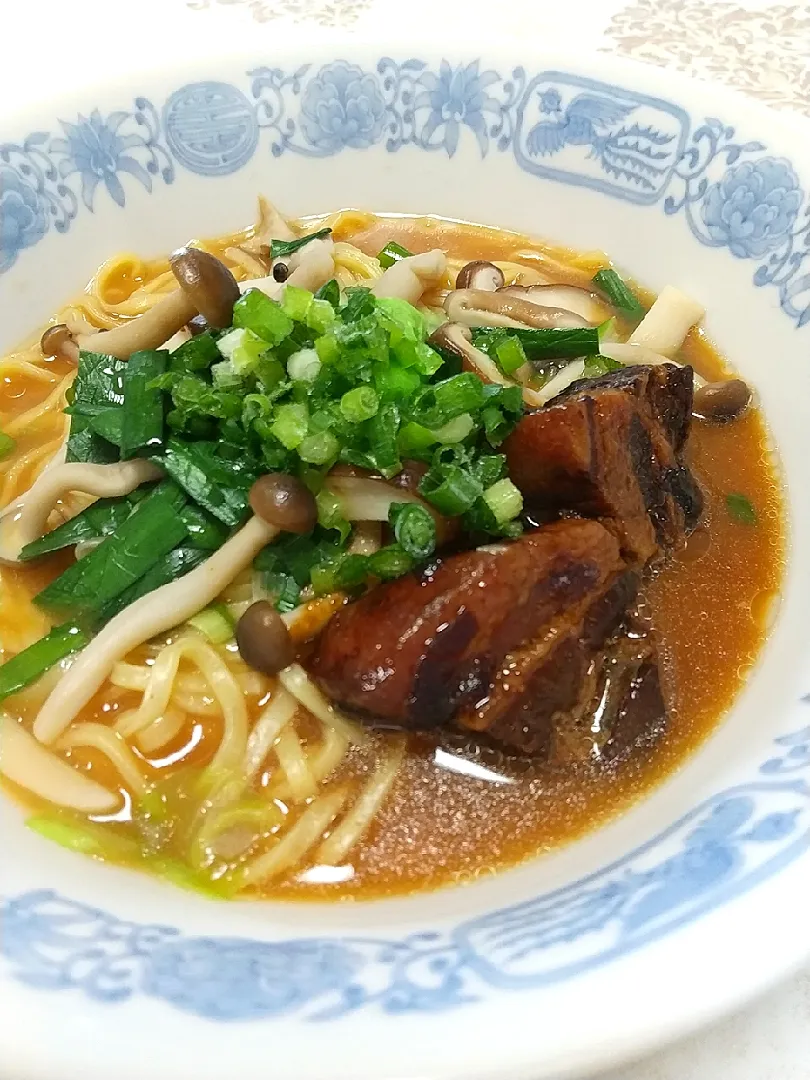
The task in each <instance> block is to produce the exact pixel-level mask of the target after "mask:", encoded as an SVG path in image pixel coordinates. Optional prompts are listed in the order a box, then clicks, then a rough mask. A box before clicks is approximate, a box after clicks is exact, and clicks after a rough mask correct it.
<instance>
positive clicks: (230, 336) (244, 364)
mask: <svg viewBox="0 0 810 1080" xmlns="http://www.w3.org/2000/svg"><path fill="white" fill-rule="evenodd" d="M217 348H218V349H219V351H220V352H221V353H222V355H223V356H224V357H225V359H226V360H230V362H231V366H232V367H233V370H234V372H235V373H236V374H237V375H247V374H250V373H251V372H253V371H255V370H256V367H257V365H258V363H259V361H260V360H261V359H262V357H263V356H264V354H265V353H266V352H267V349H268V344H267V341H266V340H265V339H264V338H262V337H259V335H258V334H255V333H254V332H253V331H252V330H248V329H246V328H245V327H241V328H239V329H236V330H230V331H229V332H228V333H227V334H224V335H223V336H222V337H221V338H220V339H219V340H218V341H217ZM216 366H217V367H218V366H219V365H216Z"/></svg>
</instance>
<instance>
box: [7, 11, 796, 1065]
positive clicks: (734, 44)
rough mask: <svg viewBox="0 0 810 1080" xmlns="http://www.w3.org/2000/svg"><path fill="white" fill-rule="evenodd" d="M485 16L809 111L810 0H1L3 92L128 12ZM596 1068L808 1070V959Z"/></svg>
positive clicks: (391, 20)
mask: <svg viewBox="0 0 810 1080" xmlns="http://www.w3.org/2000/svg"><path fill="white" fill-rule="evenodd" d="M493 12H498V14H497V15H496V14H494V13H493ZM496 18H497V19H498V20H499V26H500V31H501V32H502V33H504V34H507V35H516V36H519V37H520V38H521V39H522V40H524V41H526V40H537V41H542V42H543V45H544V46H548V45H549V44H553V43H554V42H557V41H559V42H561V43H565V42H575V43H576V44H577V45H578V46H580V47H582V48H585V49H596V50H598V51H602V52H609V53H620V54H623V55H625V56H630V57H634V58H636V59H638V60H643V61H647V62H649V63H652V64H657V65H660V66H663V67H672V68H677V69H678V70H680V71H685V72H688V73H690V74H692V75H696V76H699V77H702V78H708V79H714V80H719V81H722V82H725V83H728V84H729V85H731V86H734V87H736V88H737V89H739V90H742V91H743V92H745V93H749V94H752V95H754V96H756V97H758V98H760V99H761V100H763V101H766V102H768V103H769V104H771V105H772V106H774V107H776V108H778V109H794V110H797V111H799V112H803V113H805V114H806V115H808V116H810V3H802V4H772V3H768V2H767V0H737V2H728V0H565V2H564V3H557V2H556V0H509V2H508V4H501V5H493V4H492V3H491V0H139V3H138V4H137V5H136V6H134V7H132V6H129V7H126V8H124V7H122V6H121V5H119V4H117V3H109V0H72V2H71V3H69V4H65V3H64V0H28V2H26V3H22V2H20V3H15V2H13V0H12V3H11V4H7V5H3V6H2V15H0V27H1V28H2V32H0V93H7V94H8V93H12V94H15V95H17V94H18V93H19V92H20V90H21V88H22V89H24V91H25V93H26V95H27V96H28V97H29V98H33V97H36V96H38V94H40V93H49V91H48V90H47V88H46V87H44V86H43V81H42V80H39V79H38V78H37V75H36V70H34V71H32V65H31V57H32V55H35V56H36V57H37V62H36V64H35V67H36V68H38V69H39V70H43V69H45V68H46V67H47V66H48V65H50V64H57V65H58V66H59V70H60V81H61V83H62V85H67V84H69V83H71V82H76V83H78V82H81V81H83V78H85V77H90V76H89V75H88V76H85V75H83V72H85V73H86V72H87V71H88V69H92V72H91V74H92V78H93V81H95V80H96V79H98V78H100V77H103V76H104V74H105V70H108V71H109V72H110V73H114V72H115V68H116V67H117V66H118V65H119V64H120V59H119V58H118V53H117V50H110V49H109V48H108V47H106V48H105V47H102V48H100V49H99V48H98V45H99V43H101V42H103V41H104V40H105V39H106V42H109V41H116V39H117V38H118V37H119V36H120V32H121V29H122V28H123V26H124V25H125V23H126V24H127V25H126V29H127V38H128V44H127V52H128V53H129V54H130V55H135V54H137V51H138V49H139V48H140V47H143V46H147V47H148V51H149V52H150V53H152V54H153V55H154V50H155V49H156V48H157V44H156V43H162V45H163V47H165V46H166V44H167V43H171V44H172V48H173V52H174V55H175V56H179V55H182V53H183V51H184V48H183V46H184V45H185V46H186V47H187V48H188V49H189V50H190V51H193V46H194V43H195V41H198V40H203V39H207V38H208V37H209V35H211V34H212V33H214V34H218V35H222V36H223V37H227V36H232V35H236V36H241V35H255V34H257V33H267V35H268V40H272V38H273V36H274V31H275V30H276V29H277V28H278V27H280V26H281V25H293V26H295V29H296V32H297V33H307V34H311V35H312V36H316V35H318V34H319V33H320V32H321V30H322V28H329V29H332V30H334V29H338V30H340V31H341V32H345V33H347V34H352V35H355V34H356V35H358V36H362V35H363V33H364V32H365V31H371V30H372V29H374V30H378V29H379V28H381V27H382V28H385V29H389V30H390V29H391V28H392V26H394V25H396V24H398V23H400V24H401V23H402V22H403V21H407V24H408V25H409V26H411V27H413V26H422V27H424V28H425V31H426V32H428V33H430V34H431V36H433V37H435V39H436V40H438V41H448V40H454V38H455V37H456V36H457V35H458V34H459V32H460V31H461V32H464V31H469V30H470V28H473V29H474V27H475V26H476V25H477V24H481V25H486V27H487V29H488V32H490V31H491V28H492V24H493V20H494V19H496ZM43 28H47V32H46V33H43ZM89 38H90V39H93V44H94V46H95V47H94V48H92V49H91V52H92V56H93V60H92V63H90V64H87V65H78V66H76V65H74V69H73V70H72V71H71V70H70V64H67V65H66V61H65V58H66V57H74V58H75V57H76V56H78V55H81V51H82V46H84V47H85V49H86V48H87V45H88V39H89ZM31 42H36V49H35V50H34V51H33V53H32V51H31V48H30V47H29V46H30V43H31ZM141 43H142V44H141ZM55 1080H56V1078H55ZM603 1080H810V970H805V971H804V972H803V973H802V974H800V975H799V976H796V977H794V978H793V979H792V980H791V981H790V982H789V983H788V984H787V985H785V986H783V987H782V988H781V989H779V990H776V991H774V992H772V993H771V995H770V996H769V997H767V998H766V999H764V1000H763V1001H761V1002H759V1003H758V1004H757V1005H755V1006H753V1007H752V1008H750V1009H748V1010H747V1011H746V1012H744V1013H743V1014H741V1015H739V1016H737V1017H735V1018H733V1019H731V1020H728V1021H726V1022H725V1023H723V1024H721V1025H719V1026H718V1027H716V1028H714V1029H713V1030H711V1031H709V1032H708V1033H704V1034H702V1035H700V1036H698V1037H696V1038H693V1039H690V1040H688V1041H686V1042H684V1043H682V1044H681V1045H680V1046H678V1047H675V1048H673V1049H670V1050H667V1051H665V1052H664V1053H662V1054H659V1055H657V1056H656V1057H654V1058H653V1059H651V1060H648V1061H646V1062H644V1063H641V1064H638V1065H636V1066H633V1067H631V1068H625V1069H621V1070H619V1071H617V1072H614V1073H611V1074H610V1075H609V1076H605V1077H604V1078H603Z"/></svg>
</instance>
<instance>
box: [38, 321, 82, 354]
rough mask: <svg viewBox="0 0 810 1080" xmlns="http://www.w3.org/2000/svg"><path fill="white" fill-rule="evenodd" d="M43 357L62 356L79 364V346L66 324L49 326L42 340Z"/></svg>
mask: <svg viewBox="0 0 810 1080" xmlns="http://www.w3.org/2000/svg"><path fill="white" fill-rule="evenodd" d="M40 348H41V349H42V354H43V356H61V357H64V358H65V359H66V360H71V361H73V363H77V362H78V359H79V346H78V345H77V344H76V341H75V339H74V337H73V335H72V334H71V332H70V330H69V329H68V327H67V325H66V324H65V323H57V324H56V325H55V326H49V327H48V329H47V330H46V331H45V333H44V334H43V335H42V338H41V340H40Z"/></svg>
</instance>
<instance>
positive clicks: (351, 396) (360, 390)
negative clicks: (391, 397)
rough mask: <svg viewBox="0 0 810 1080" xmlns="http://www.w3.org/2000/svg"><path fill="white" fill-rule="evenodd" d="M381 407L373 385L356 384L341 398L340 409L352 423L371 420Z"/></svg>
mask: <svg viewBox="0 0 810 1080" xmlns="http://www.w3.org/2000/svg"><path fill="white" fill-rule="evenodd" d="M379 407H380V399H379V398H378V397H377V394H376V391H375V390H374V389H373V388H372V387H371V386H356V387H355V388H354V390H349V391H347V392H346V393H345V394H344V395H343V397H342V398H341V399H340V411H341V413H342V414H343V416H344V417H345V419H346V420H347V421H348V422H349V423H350V424H362V422H363V421H364V420H370V419H371V417H372V416H374V415H375V414H376V412H377V410H378V409H379Z"/></svg>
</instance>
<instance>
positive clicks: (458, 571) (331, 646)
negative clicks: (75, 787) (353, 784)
mask: <svg viewBox="0 0 810 1080" xmlns="http://www.w3.org/2000/svg"><path fill="white" fill-rule="evenodd" d="M637 585H638V578H637V575H636V574H635V573H634V572H633V571H630V570H628V568H627V566H626V565H625V563H624V561H623V560H622V558H621V556H620V554H619V545H618V543H617V541H616V539H615V538H614V536H612V535H611V533H610V532H609V531H608V530H607V529H605V528H604V527H603V526H601V525H600V524H599V523H598V522H595V521H582V520H566V521H559V522H555V523H553V524H551V525H547V526H545V527H544V528H542V529H539V530H537V531H535V532H531V533H527V534H526V535H524V536H523V537H522V538H521V539H520V540H518V541H516V542H515V543H512V544H509V545H506V546H504V547H503V548H502V550H500V551H497V552H494V551H492V550H490V551H467V552H462V553H460V554H457V555H452V556H450V557H449V558H446V559H442V560H438V561H437V562H435V563H433V564H432V565H431V566H430V567H428V568H427V569H426V570H425V571H423V572H422V573H421V574H409V575H406V576H405V577H402V578H399V579H398V580H396V581H392V582H389V583H388V584H385V585H380V586H378V587H377V588H375V589H372V590H371V592H369V593H368V594H366V595H365V596H364V597H362V598H361V599H360V600H358V601H356V602H355V603H353V604H350V605H348V606H347V607H345V608H343V610H342V611H340V612H339V613H338V614H337V615H336V616H335V617H334V618H333V619H332V621H331V622H330V624H329V625H328V626H327V628H326V630H325V631H324V633H323V635H322V637H321V639H320V642H319V645H318V648H317V651H316V654H315V656H314V659H313V661H312V664H311V670H312V672H313V674H314V675H315V676H316V678H317V679H318V680H319V682H320V683H321V685H322V686H323V687H324V689H325V690H326V692H327V693H328V694H329V695H330V697H331V698H332V699H333V700H335V701H336V702H338V703H339V704H340V705H341V706H343V707H344V708H347V709H349V710H351V711H352V712H354V713H355V714H359V715H360V716H361V717H362V718H365V719H369V720H371V721H372V722H376V723H378V724H380V725H382V726H389V727H399V728H406V729H411V730H430V729H435V728H438V727H455V728H457V729H461V730H468V731H469V730H472V731H475V732H478V733H482V734H486V735H488V736H490V737H492V738H494V739H496V740H498V741H499V742H501V743H503V744H505V745H507V746H509V747H511V748H513V749H515V750H519V751H521V752H523V753H531V754H533V753H541V752H547V751H548V749H549V746H550V743H551V737H552V734H553V727H554V721H555V717H556V716H557V715H558V714H560V713H562V712H565V711H566V710H570V709H572V708H573V707H574V706H575V705H576V704H577V702H578V701H579V700H580V699H581V696H582V685H583V678H584V675H585V672H586V670H587V669H588V666H589V664H590V661H591V659H592V657H593V656H594V655H595V654H596V653H597V652H598V651H599V649H601V647H602V645H603V644H604V641H605V639H606V638H607V637H608V635H610V634H611V633H612V632H613V631H614V630H615V628H616V626H617V625H618V624H619V623H620V622H621V620H622V618H623V616H624V613H625V611H626V609H627V606H628V604H629V603H630V602H631V601H632V600H633V599H634V597H635V593H636V589H637Z"/></svg>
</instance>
